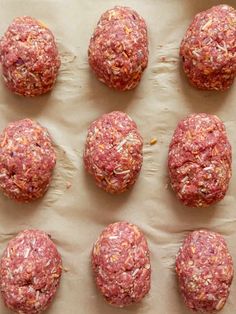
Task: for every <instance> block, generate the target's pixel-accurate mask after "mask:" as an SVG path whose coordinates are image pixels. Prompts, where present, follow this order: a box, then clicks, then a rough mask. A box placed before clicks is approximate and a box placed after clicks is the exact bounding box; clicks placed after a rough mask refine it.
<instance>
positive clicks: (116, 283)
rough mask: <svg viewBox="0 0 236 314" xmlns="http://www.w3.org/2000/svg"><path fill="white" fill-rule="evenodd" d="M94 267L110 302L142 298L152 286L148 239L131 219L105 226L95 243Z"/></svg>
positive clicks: (117, 302) (117, 303)
mask: <svg viewBox="0 0 236 314" xmlns="http://www.w3.org/2000/svg"><path fill="white" fill-rule="evenodd" d="M92 267H93V271H94V274H95V280H96V284H97V286H98V288H99V289H100V291H101V293H102V295H103V296H104V297H105V299H106V300H107V302H108V303H110V304H111V305H114V306H118V307H123V306H127V305H129V304H132V303H136V302H139V301H141V300H142V299H143V297H144V296H145V295H146V294H147V293H148V292H149V290H150V277H151V265H150V257H149V249H148V245H147V241H146V239H145V237H144V235H143V233H142V232H141V231H140V230H139V229H138V227H137V226H135V225H132V224H130V223H128V222H116V223H113V224H111V225H109V226H107V227H106V228H105V229H104V230H103V232H102V234H101V235H100V237H99V238H98V240H97V242H96V243H95V245H94V247H93V251H92Z"/></svg>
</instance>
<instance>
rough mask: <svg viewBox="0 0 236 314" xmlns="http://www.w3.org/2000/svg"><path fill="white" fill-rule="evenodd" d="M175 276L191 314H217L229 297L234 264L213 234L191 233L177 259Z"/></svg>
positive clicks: (220, 240) (219, 237)
mask: <svg viewBox="0 0 236 314" xmlns="http://www.w3.org/2000/svg"><path fill="white" fill-rule="evenodd" d="M176 272H177V276H178V280H179V286H180V290H181V293H182V295H183V298H184V301H185V303H186V305H187V306H188V307H189V308H190V309H191V310H194V311H199V312H215V311H220V310H221V309H222V308H223V307H224V305H225V302H226V300H227V298H228V296H229V293H230V286H231V282H232V280H233V274H234V269H233V261H232V257H231V255H230V253H229V251H228V248H227V244H226V242H225V240H224V238H223V237H222V236H221V235H220V234H217V233H215V232H211V231H207V230H199V231H194V232H192V233H190V234H189V235H188V236H187V237H186V239H185V241H184V243H183V246H182V247H181V248H180V250H179V253H178V255H177V258H176Z"/></svg>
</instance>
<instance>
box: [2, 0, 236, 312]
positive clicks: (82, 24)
mask: <svg viewBox="0 0 236 314" xmlns="http://www.w3.org/2000/svg"><path fill="white" fill-rule="evenodd" d="M225 2H227V3H228V4H231V5H235V4H236V2H235V1H233V0H232V1H225ZM219 3H222V1H206V0H201V1H200V0H126V1H125V0H119V1H115V0H96V1H95V0H28V1H27V0H0V21H1V22H0V34H1V35H2V34H3V32H4V31H5V30H6V28H7V26H8V24H9V23H10V22H11V21H12V19H13V18H14V17H16V16H22V15H31V16H33V17H35V18H37V19H40V20H42V21H43V22H44V23H46V24H47V25H48V26H49V28H50V29H51V30H52V31H53V32H54V34H55V37H56V39H57V41H58V44H59V49H60V53H61V56H62V67H61V71H60V75H59V78H58V82H57V84H56V86H55V88H54V90H53V92H52V93H51V94H47V95H44V96H42V97H37V98H34V99H27V98H23V97H20V96H16V95H13V94H12V93H11V92H9V91H8V90H7V89H6V88H5V86H4V84H3V82H2V81H0V113H1V114H0V129H1V130H2V129H3V128H4V127H5V126H6V124H7V123H9V122H11V121H14V120H17V119H21V118H25V117H29V118H32V119H35V120H38V121H39V122H40V123H41V124H42V125H44V126H45V127H47V128H48V129H49V132H50V133H51V135H52V137H53V140H54V142H55V145H56V147H57V154H58V161H57V166H56V170H55V173H54V179H53V182H52V185H51V187H50V189H49V191H48V193H47V194H46V196H45V197H44V198H43V199H41V200H40V201H37V202H34V203H32V204H30V205H25V204H17V203H15V202H13V201H11V200H8V199H7V198H5V197H4V196H2V195H0V254H2V251H3V249H4V248H5V246H6V244H7V242H8V241H9V240H10V239H11V238H12V237H13V236H15V235H16V234H17V233H18V232H19V231H20V230H22V229H25V228H39V229H42V230H44V231H46V232H48V233H50V234H51V235H52V238H53V240H54V241H55V243H56V244H57V247H58V250H59V251H60V253H61V254H62V258H63V262H64V267H66V268H68V270H69V271H68V272H64V273H63V276H62V280H61V286H60V289H59V291H58V293H57V296H56V298H55V300H54V302H53V304H52V306H51V307H50V308H49V310H48V311H47V313H50V314H118V313H122V314H131V313H132V314H158V313H160V314H187V313H190V312H189V311H188V310H187V309H186V308H185V306H184V304H183V301H182V299H181V298H180V296H179V292H178V289H177V284H176V278H175V272H174V261H175V255H176V253H177V251H178V248H179V246H180V245H181V243H182V240H183V238H184V236H185V235H186V233H187V232H188V231H190V230H194V229H197V228H201V227H204V228H210V229H212V230H214V231H217V232H220V233H222V234H223V235H224V236H225V238H226V240H227V242H228V245H229V248H230V251H231V252H232V254H233V258H234V262H235V265H236V248H235V241H236V208H235V207H236V205H235V190H236V178H235V175H234V173H233V177H232V180H231V184H230V189H229V191H228V193H227V196H226V197H225V199H224V200H223V201H222V202H220V203H219V204H218V205H216V206H214V207H212V208H207V209H189V208H185V207H184V206H182V205H181V204H180V203H179V202H178V201H177V200H176V198H175V196H174V194H173V193H172V191H171V190H170V188H166V185H167V183H168V177H167V169H166V159H167V153H168V145H169V142H170V139H171V136H172V134H173V131H174V129H175V127H176V124H177V122H178V120H179V119H181V118H183V117H184V116H185V115H187V114H188V113H191V112H208V113H212V114H217V115H218V116H219V117H220V118H221V119H222V120H223V121H224V122H225V124H226V128H227V131H228V135H229V138H230V142H231V144H232V146H233V154H234V155H235V153H236V152H235V148H236V124H235V120H236V104H235V99H236V85H234V86H233V88H231V90H230V91H228V92H226V93H215V92H210V93H209V92H201V91H198V90H196V89H194V88H192V87H190V86H189V85H188V82H187V80H186V78H185V76H184V75H183V74H182V72H181V69H180V66H179V58H178V48H179V43H180V41H181V38H182V36H183V35H184V32H185V30H186V27H187V25H188V23H189V22H190V21H191V19H192V18H193V16H194V15H195V14H196V13H197V12H199V11H201V10H204V9H207V8H209V7H211V6H212V5H214V4H219ZM114 5H127V6H131V7H133V8H134V9H136V10H137V11H138V12H139V13H140V14H141V15H142V16H143V17H144V18H145V20H146V22H147V25H148V30H149V39H150V45H149V48H150V57H149V65H148V68H147V70H146V71H145V74H144V76H143V79H142V81H141V84H140V85H139V87H138V88H137V89H136V90H134V91H132V92H126V93H119V92H115V91H113V90H110V89H108V88H107V87H106V86H105V85H103V84H101V83H99V82H98V81H97V80H96V78H95V77H94V75H93V74H92V73H91V72H90V70H89V67H88V62H87V47H88V42H89V39H90V36H91V34H92V32H93V30H94V27H95V25H96V23H97V21H98V19H99V17H100V15H101V14H102V12H104V11H105V10H106V9H109V8H111V7H113V6H114ZM162 57H165V60H164V59H163V58H162ZM112 110H123V111H125V112H127V113H128V114H129V115H130V116H131V117H132V118H133V119H134V120H135V121H136V122H137V124H138V127H139V130H140V132H141V134H142V135H143V137H144V142H145V145H144V163H143V168H142V171H141V174H140V177H139V179H138V181H137V183H136V185H135V186H134V188H133V189H132V190H131V191H130V192H128V193H125V194H123V195H119V196H111V195H109V194H106V193H105V192H103V191H102V190H100V189H98V188H97V187H96V186H95V184H94V182H93V180H92V179H91V178H90V176H89V175H87V174H86V173H85V171H84V168H83V162H82V154H83V147H84V142H85V137H86V133H87V127H88V125H89V124H90V122H92V121H93V120H94V119H96V118H97V117H99V116H100V115H101V114H103V113H105V112H110V111H112ZM153 137H157V139H158V143H157V144H156V145H153V146H150V145H149V141H150V140H151V138H153ZM235 168H236V162H235V159H234V158H233V169H235ZM67 183H71V184H72V186H71V188H69V189H67V188H66V186H67ZM118 220H127V221H129V222H132V223H136V224H137V225H138V226H140V228H141V229H142V230H143V231H144V233H145V235H146V237H147V240H148V243H149V247H150V250H151V262H152V287H151V291H150V294H149V295H148V296H147V297H146V298H145V299H144V301H143V302H142V303H140V304H139V305H136V306H131V307H129V308H128V309H123V310H120V309H116V308H113V307H111V306H109V305H107V304H106V303H105V302H104V300H103V299H102V297H101V296H100V294H99V293H98V291H97V289H96V287H95V284H94V281H93V276H92V273H91V270H90V252H91V248H92V245H93V243H94V241H95V240H96V239H97V237H98V235H99V234H100V232H101V231H102V229H103V228H104V227H105V226H106V225H107V224H109V223H112V222H115V221H118ZM235 294H236V279H235V280H234V282H233V285H232V292H231V295H230V298H229V300H228V303H227V305H226V306H225V308H224V310H223V311H222V313H223V314H233V313H235V311H236V301H235V300H236V299H235ZM0 313H1V314H8V313H10V312H9V311H8V310H7V309H5V307H4V305H3V303H2V301H0Z"/></svg>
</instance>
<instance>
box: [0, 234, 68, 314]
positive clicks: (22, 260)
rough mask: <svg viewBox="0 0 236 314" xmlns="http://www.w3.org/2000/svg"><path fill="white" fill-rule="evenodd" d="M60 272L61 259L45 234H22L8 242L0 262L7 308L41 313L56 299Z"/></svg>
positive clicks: (0, 278) (2, 289)
mask: <svg viewBox="0 0 236 314" xmlns="http://www.w3.org/2000/svg"><path fill="white" fill-rule="evenodd" d="M61 272H62V261H61V256H60V255H59V253H58V251H57V248H56V246H55V244H54V243H53V242H52V241H51V240H50V237H49V236H48V235H47V234H46V233H44V232H43V231H39V230H25V231H23V232H21V233H19V234H18V235H17V236H16V237H15V238H13V239H12V240H11V241H10V242H9V243H8V246H7V248H6V249H5V251H4V253H3V256H2V259H1V261H0V287H1V293H2V297H3V300H4V302H5V305H6V306H7V307H8V308H9V309H11V310H12V311H14V312H16V313H19V314H23V313H24V314H39V313H42V312H43V311H44V310H46V308H47V307H48V306H49V304H50V303H51V302H52V300H53V298H54V295H55V293H56V291H57V288H58V285H59V282H60V277H61Z"/></svg>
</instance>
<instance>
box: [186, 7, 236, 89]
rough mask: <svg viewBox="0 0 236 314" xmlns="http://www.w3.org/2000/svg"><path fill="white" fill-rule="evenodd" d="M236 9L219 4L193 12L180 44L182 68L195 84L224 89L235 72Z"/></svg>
mask: <svg viewBox="0 0 236 314" xmlns="http://www.w3.org/2000/svg"><path fill="white" fill-rule="evenodd" d="M235 34H236V10H235V9H234V8H232V7H230V6H228V5H218V6H214V7H212V8H211V9H209V10H207V11H204V12H201V13H199V14H197V15H196V17H195V18H194V20H193V22H192V24H191V25H190V26H189V28H188V30H187V32H186V34H185V36H184V39H183V41H182V43H181V47H180V56H181V57H182V58H183V67H184V71H185V73H186V74H187V76H188V78H189V81H190V82H191V84H192V85H194V86H195V87H198V88H200V89H206V90H226V89H227V88H229V87H230V86H231V85H232V83H233V81H234V78H235V76H236V36H235Z"/></svg>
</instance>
